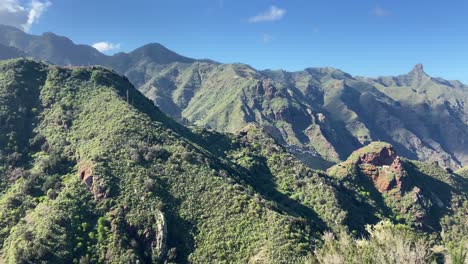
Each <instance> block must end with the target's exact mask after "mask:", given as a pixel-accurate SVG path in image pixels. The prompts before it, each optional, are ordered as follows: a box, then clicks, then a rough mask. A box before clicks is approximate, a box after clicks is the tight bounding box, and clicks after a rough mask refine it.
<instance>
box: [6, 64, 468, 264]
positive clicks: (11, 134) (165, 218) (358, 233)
mask: <svg viewBox="0 0 468 264" xmlns="http://www.w3.org/2000/svg"><path fill="white" fill-rule="evenodd" d="M283 103H284V102H281V101H278V102H277V103H275V104H274V105H279V106H281V104H283ZM275 107H276V106H275ZM292 107H295V106H294V104H292ZM0 125H1V126H0V253H1V254H0V256H1V257H0V262H3V263H41V262H48V263H103V262H111V263H128V262H136V261H139V262H140V263H152V262H153V263H154V262H164V261H166V262H177V263H185V262H194V263H212V262H225V263H246V262H252V263H256V262H258V263H301V262H309V261H310V262H317V261H318V262H325V263H327V262H328V260H329V259H330V258H329V256H330V254H333V256H336V258H337V259H341V260H342V262H343V261H344V260H346V259H348V258H349V256H356V254H358V252H364V254H362V256H361V257H362V258H361V259H365V260H368V261H369V262H370V263H374V262H375V261H373V259H374V260H375V258H376V256H380V255H382V256H386V255H385V254H390V253H389V252H388V251H390V250H392V248H394V247H393V246H392V245H400V246H401V245H404V246H406V245H408V249H407V250H408V251H404V252H419V253H421V254H422V255H417V256H415V258H422V259H424V260H426V259H443V258H444V257H447V258H452V259H456V258H458V259H462V261H463V258H464V257H465V256H466V253H465V252H466V248H465V247H466V246H465V245H466V240H464V239H465V237H467V236H466V234H468V230H466V226H467V224H466V219H467V217H466V215H467V210H468V208H467V204H468V202H467V197H466V189H467V182H466V178H464V177H462V176H459V175H457V174H453V173H450V172H447V171H446V170H444V169H441V168H440V167H438V166H437V165H435V164H426V163H421V162H413V161H409V160H404V161H403V162H404V164H405V167H404V171H405V175H406V176H405V177H408V178H411V181H409V183H408V184H409V185H408V186H410V187H411V188H412V187H415V186H416V187H418V188H420V189H421V192H419V193H418V195H419V196H418V200H417V201H415V200H414V199H413V200H412V199H409V198H408V199H406V198H405V197H414V196H411V195H413V194H414V192H413V191H412V190H413V189H414V188H413V189H411V188H409V189H408V190H407V189H402V190H401V194H402V195H401V196H400V198H401V199H400V198H398V199H397V198H395V197H394V196H391V195H389V194H388V193H380V192H379V190H378V189H377V187H376V186H374V185H373V184H372V182H371V181H369V178H366V177H367V176H366V174H365V170H364V167H362V166H364V165H365V164H364V165H363V164H360V163H359V160H360V159H362V158H361V157H362V155H364V154H368V153H378V152H379V151H381V150H382V149H386V148H388V147H390V145H388V144H383V143H374V144H371V145H370V146H369V147H367V148H364V149H361V150H360V151H359V152H355V153H354V154H353V155H352V156H351V157H350V159H349V160H347V161H345V162H344V163H342V164H340V165H337V166H338V167H334V168H333V169H331V170H330V171H329V173H326V172H324V171H316V170H313V169H311V168H310V167H308V166H306V165H304V164H303V163H302V162H300V161H299V160H298V159H297V158H296V157H295V156H294V155H292V154H290V152H288V149H287V148H285V147H283V146H281V145H280V144H278V141H277V140H275V139H274V138H273V137H271V136H270V128H269V127H268V126H266V127H263V126H259V125H255V124H252V125H248V126H246V127H244V128H243V129H241V132H240V133H235V134H223V133H219V132H215V131H209V130H204V129H201V128H192V129H188V128H186V127H184V126H182V125H179V124H178V123H176V122H174V121H173V120H172V119H170V118H168V117H167V116H166V115H165V114H163V113H162V112H161V111H160V110H159V109H158V108H157V107H155V106H154V105H153V102H152V101H151V100H149V99H147V98H146V97H145V96H143V95H142V94H141V93H140V92H138V91H137V90H136V89H134V88H133V86H132V85H131V84H130V82H129V81H128V80H127V79H126V78H125V77H122V76H119V75H117V74H116V73H114V72H112V71H111V70H108V69H105V68H102V67H88V68H83V67H70V68H60V67H56V66H50V65H47V64H43V63H38V62H34V61H31V60H26V59H18V60H9V61H2V62H0ZM337 168H341V169H337ZM343 172H345V173H343ZM457 173H458V172H457ZM395 177H397V176H395ZM398 177H399V176H398ZM399 191H400V190H399ZM439 200H440V201H441V202H442V203H443V205H444V206H443V208H439V207H438V206H437V205H436V204H437V203H438V201H439ZM420 206H423V208H422V209H421V210H422V211H424V212H425V215H424V216H425V217H426V218H424V219H423V220H424V221H423V220H421V219H419V218H418V219H412V218H410V217H409V216H411V215H413V212H419V211H421V210H420V208H419V207H420ZM403 209H404V210H409V211H404V210H403ZM411 210H413V211H411ZM418 210H419V211H418ZM382 220H385V221H386V222H382V223H380V224H378V223H379V222H380V221H382ZM426 220H427V221H426ZM391 222H393V224H391ZM368 224H371V225H374V227H367V230H366V225H368ZM382 232H384V234H385V235H386V236H389V237H390V240H388V241H390V242H389V243H388V244H387V243H386V241H387V240H385V239H386V238H384V240H382V239H381V236H380V235H379V234H381V233H382ZM332 233H333V234H335V235H331V234H332ZM324 234H325V239H323V237H324ZM330 237H332V238H333V237H337V238H339V240H336V241H335V240H334V239H332V238H330ZM363 237H365V238H367V239H368V242H366V241H365V240H364V238H363ZM392 239H393V240H392ZM342 241H349V243H348V242H347V243H346V244H343V243H342ZM363 241H364V242H363ZM382 241H384V242H382ZM392 243H394V244H392ZM399 243H400V244H399ZM434 246H438V248H439V251H437V252H435V251H434V250H431V248H433V247H434ZM376 248H378V250H380V251H378V252H380V253H379V255H372V252H374V251H376V250H377V249H376ZM408 254H409V253H408ZM411 254H412V253H411ZM464 254H465V255H464ZM356 259H357V260H359V258H358V257H357V256H356ZM357 260H356V261H357ZM338 263H340V262H338Z"/></svg>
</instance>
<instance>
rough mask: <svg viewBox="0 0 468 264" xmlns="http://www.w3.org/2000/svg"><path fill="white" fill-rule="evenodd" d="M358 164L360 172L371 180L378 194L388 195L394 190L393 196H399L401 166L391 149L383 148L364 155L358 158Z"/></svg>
mask: <svg viewBox="0 0 468 264" xmlns="http://www.w3.org/2000/svg"><path fill="white" fill-rule="evenodd" d="M358 164H359V165H360V167H361V171H362V172H363V173H364V174H365V175H367V176H369V177H370V178H371V179H372V181H373V183H374V185H375V187H376V188H377V190H378V191H379V192H381V193H388V192H390V191H391V190H395V191H394V192H392V193H393V194H395V195H397V196H400V195H401V192H400V191H401V188H402V184H403V182H402V177H403V176H404V170H403V164H402V162H401V160H400V157H399V156H398V155H397V154H396V153H395V151H394V150H393V148H392V147H383V148H382V149H381V150H380V151H379V152H368V153H364V154H362V155H361V156H360V157H359V161H358Z"/></svg>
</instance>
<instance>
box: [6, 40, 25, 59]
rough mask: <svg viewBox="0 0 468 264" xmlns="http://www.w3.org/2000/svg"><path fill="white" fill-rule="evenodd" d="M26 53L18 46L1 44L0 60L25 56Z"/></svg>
mask: <svg viewBox="0 0 468 264" xmlns="http://www.w3.org/2000/svg"><path fill="white" fill-rule="evenodd" d="M24 56H25V54H24V53H23V52H21V51H19V50H18V49H16V48H13V47H10V46H5V45H1V44H0V60H7V59H13V58H18V57H24Z"/></svg>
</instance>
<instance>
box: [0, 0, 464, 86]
mask: <svg viewBox="0 0 468 264" xmlns="http://www.w3.org/2000/svg"><path fill="white" fill-rule="evenodd" d="M2 2H5V3H12V2H15V3H18V4H19V5H21V6H22V7H24V9H25V10H27V9H31V7H30V6H31V3H36V5H37V3H42V4H44V6H42V7H43V9H42V10H40V11H41V12H40V14H39V15H37V13H36V18H35V20H34V21H32V23H30V25H29V26H30V29H29V32H30V33H33V34H41V33H42V32H45V31H52V32H54V33H57V34H59V35H65V36H67V37H69V38H71V39H72V40H73V41H75V42H76V43H83V44H90V45H91V44H94V43H98V42H108V43H112V44H114V45H113V46H108V47H110V48H112V47H114V49H113V50H109V51H107V53H113V52H117V51H131V50H133V49H135V48H137V47H139V46H142V45H144V44H146V43H149V42H159V43H161V44H163V45H165V46H166V47H168V48H169V49H172V50H174V51H176V52H178V53H180V54H182V55H185V56H188V57H194V58H209V59H213V60H217V61H220V62H243V63H247V64H250V65H252V66H254V67H256V68H259V69H266V68H271V69H279V68H282V69H286V70H301V69H304V68H306V67H321V66H331V67H336V68H340V69H342V70H344V71H346V72H349V73H351V74H353V75H364V76H378V75H395V74H401V73H406V72H408V71H409V70H411V68H412V67H413V65H415V64H417V63H423V64H424V66H425V70H426V72H428V73H429V74H431V75H434V76H440V77H444V78H448V79H459V80H462V81H463V82H465V83H468V63H467V62H468V14H467V12H468V1H466V0H446V1H440V0H438V1H436V0H426V1H422V0H380V1H378V0H145V1H144V0H134V1H128V0H127V1H123V0H114V1H105V0H93V1H91V0H81V1H66V0H48V1H47V0H33V2H30V1H29V0H28V1H26V0H24V1H23V0H0V4H1V3H2ZM0 16H2V13H1V10H0ZM0 21H1V19H0ZM30 22H31V21H30ZM101 48H105V46H103V45H101Z"/></svg>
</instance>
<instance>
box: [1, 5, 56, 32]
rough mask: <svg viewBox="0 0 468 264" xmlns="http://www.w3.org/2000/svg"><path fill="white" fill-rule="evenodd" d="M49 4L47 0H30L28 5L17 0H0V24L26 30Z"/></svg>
mask: <svg viewBox="0 0 468 264" xmlns="http://www.w3.org/2000/svg"><path fill="white" fill-rule="evenodd" d="M50 5H51V2H50V1H48V0H45V1H39V0H32V1H31V2H30V3H29V5H28V6H25V5H22V4H21V3H20V1H19V0H0V24H5V25H10V26H14V27H17V28H20V29H22V30H24V31H26V32H28V31H29V30H30V29H31V26H32V25H33V24H35V23H37V21H38V20H39V18H40V17H41V16H42V14H43V13H44V12H45V11H46V10H47V8H48V7H49V6H50Z"/></svg>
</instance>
